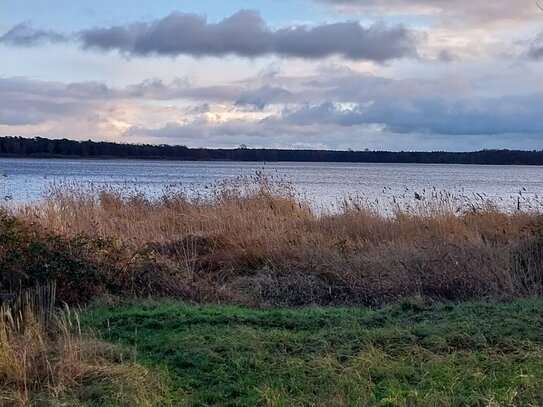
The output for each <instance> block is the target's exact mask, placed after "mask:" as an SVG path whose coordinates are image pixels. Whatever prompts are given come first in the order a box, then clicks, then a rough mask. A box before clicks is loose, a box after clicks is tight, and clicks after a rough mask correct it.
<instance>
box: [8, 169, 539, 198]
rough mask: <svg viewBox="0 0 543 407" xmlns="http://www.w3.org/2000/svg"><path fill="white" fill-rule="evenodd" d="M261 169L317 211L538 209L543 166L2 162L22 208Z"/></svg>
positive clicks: (193, 188) (205, 182)
mask: <svg viewBox="0 0 543 407" xmlns="http://www.w3.org/2000/svg"><path fill="white" fill-rule="evenodd" d="M257 171H261V172H262V173H264V174H266V175H268V176H271V177H273V178H275V179H282V180H284V181H287V182H289V183H290V184H291V185H292V186H293V187H294V188H295V189H296V191H298V192H299V193H300V194H302V195H303V196H305V197H306V198H307V199H309V200H310V201H311V202H312V203H313V204H314V205H316V206H323V205H324V206H330V205H333V204H335V203H337V202H338V200H341V199H342V198H343V197H346V196H351V197H352V196H359V197H362V198H363V199H365V200H367V201H369V202H372V203H374V204H375V205H378V206H384V207H386V206H387V205H390V203H391V202H392V200H393V199H396V200H402V201H410V200H414V199H415V193H416V194H419V195H421V196H423V197H426V196H428V197H429V196H431V195H432V194H437V193H438V192H442V191H448V192H450V193H452V194H453V195H455V196H459V197H463V198H464V199H475V200H487V199H488V200H491V201H493V202H495V203H497V204H498V205H500V206H507V207H515V206H516V205H517V204H518V202H519V201H520V202H521V204H522V205H532V206H533V205H539V206H540V207H541V199H540V197H541V196H543V167H530V166H483V165H439V164H358V163H356V164H355V163H284V162H282V163H276V162H273V163H263V162H201V161H200V162H187V161H152V160H137V161H131V160H69V159H11V158H10V159H0V176H1V177H0V196H1V197H2V198H3V200H4V201H9V202H15V203H26V202H33V201H37V200H39V199H41V198H42V197H43V194H44V192H46V191H47V190H48V189H49V188H50V187H51V185H55V184H56V185H58V184H62V183H76V184H78V185H82V186H89V185H94V186H100V185H105V184H107V185H110V186H119V187H126V186H128V187H135V188H138V189H139V190H141V191H143V192H144V193H146V194H149V195H155V194H158V193H160V191H162V190H163V188H164V187H165V186H171V185H175V186H182V187H183V188H185V189H186V190H187V191H189V193H205V192H206V191H209V186H210V185H213V184H216V183H218V182H220V181H223V180H228V179H233V178H235V177H238V176H249V175H254V174H255V173H256V172H257Z"/></svg>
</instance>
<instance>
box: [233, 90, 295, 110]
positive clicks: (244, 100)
mask: <svg viewBox="0 0 543 407" xmlns="http://www.w3.org/2000/svg"><path fill="white" fill-rule="evenodd" d="M291 98H292V93H291V92H289V91H288V90H286V89H283V88H280V87H275V86H269V85H265V86H262V87H261V88H258V89H254V90H250V91H247V92H243V93H242V94H241V95H240V96H239V97H238V99H237V100H236V105H238V106H255V107H256V108H257V109H260V110H262V109H264V108H265V107H266V106H267V105H269V104H270V103H277V102H281V103H286V102H288V101H289V100H291Z"/></svg>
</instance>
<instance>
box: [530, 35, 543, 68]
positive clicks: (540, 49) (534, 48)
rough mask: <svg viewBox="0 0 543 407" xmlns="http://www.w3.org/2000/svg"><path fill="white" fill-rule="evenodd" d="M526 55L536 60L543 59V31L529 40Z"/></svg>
mask: <svg viewBox="0 0 543 407" xmlns="http://www.w3.org/2000/svg"><path fill="white" fill-rule="evenodd" d="M526 55H527V57H528V58H530V59H533V60H535V61H538V60H543V31H541V32H540V33H539V34H537V35H536V36H535V37H534V38H532V40H530V41H528V49H527V51H526Z"/></svg>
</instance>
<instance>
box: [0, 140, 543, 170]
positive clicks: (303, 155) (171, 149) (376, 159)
mask: <svg viewBox="0 0 543 407" xmlns="http://www.w3.org/2000/svg"><path fill="white" fill-rule="evenodd" d="M0 156H2V157H58V158H133V159H164V160H193V161H195V160H198V161H205V160H226V161H306V162H360V163H427V164H497V165H513V164H519V165H543V150H541V151H535V150H534V151H519V150H482V151H474V152H445V151H432V152H415V151H400V152H392V151H368V150H365V151H351V150H349V151H334V150H284V149H264V148H254V149H253V148H246V147H245V146H240V147H239V148H232V149H210V148H188V147H186V146H170V145H166V144H160V145H153V144H122V143H112V142H104V141H91V140H88V141H75V140H67V139H62V140H51V139H47V138H42V137H36V138H24V137H0Z"/></svg>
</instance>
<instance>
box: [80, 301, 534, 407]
mask: <svg viewBox="0 0 543 407" xmlns="http://www.w3.org/2000/svg"><path fill="white" fill-rule="evenodd" d="M84 324H86V325H87V326H93V327H96V328H98V330H99V331H101V332H102V333H103V335H104V337H105V338H106V339H107V340H109V341H112V342H114V343H120V344H121V345H122V346H126V347H128V348H130V349H132V350H134V349H135V350H136V352H137V355H138V359H139V361H140V362H142V363H144V364H148V365H150V366H153V367H158V368H159V369H160V370H164V371H165V372H166V374H167V376H168V377H169V378H170V382H169V388H170V395H171V400H172V403H173V405H187V406H540V405H541V403H542V402H543V301H540V300H521V301H515V302H511V303H462V304H456V305H454V304H434V305H428V304H426V303H424V301H423V300H419V299H411V300H406V301H403V302H402V303H399V304H397V305H389V306H385V307H382V308H378V309H370V308H362V307H355V308H338V307H329V308H318V307H309V308H300V309H280V310H278V309H270V310H258V309H248V308H239V307H230V306H195V305H182V304H179V303H174V302H162V303H144V304H141V303H140V304H138V305H121V306H119V305H116V306H114V307H113V306H111V307H110V306H99V307H95V308H93V309H92V311H91V312H90V313H88V314H87V315H86V316H85V317H84Z"/></svg>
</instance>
